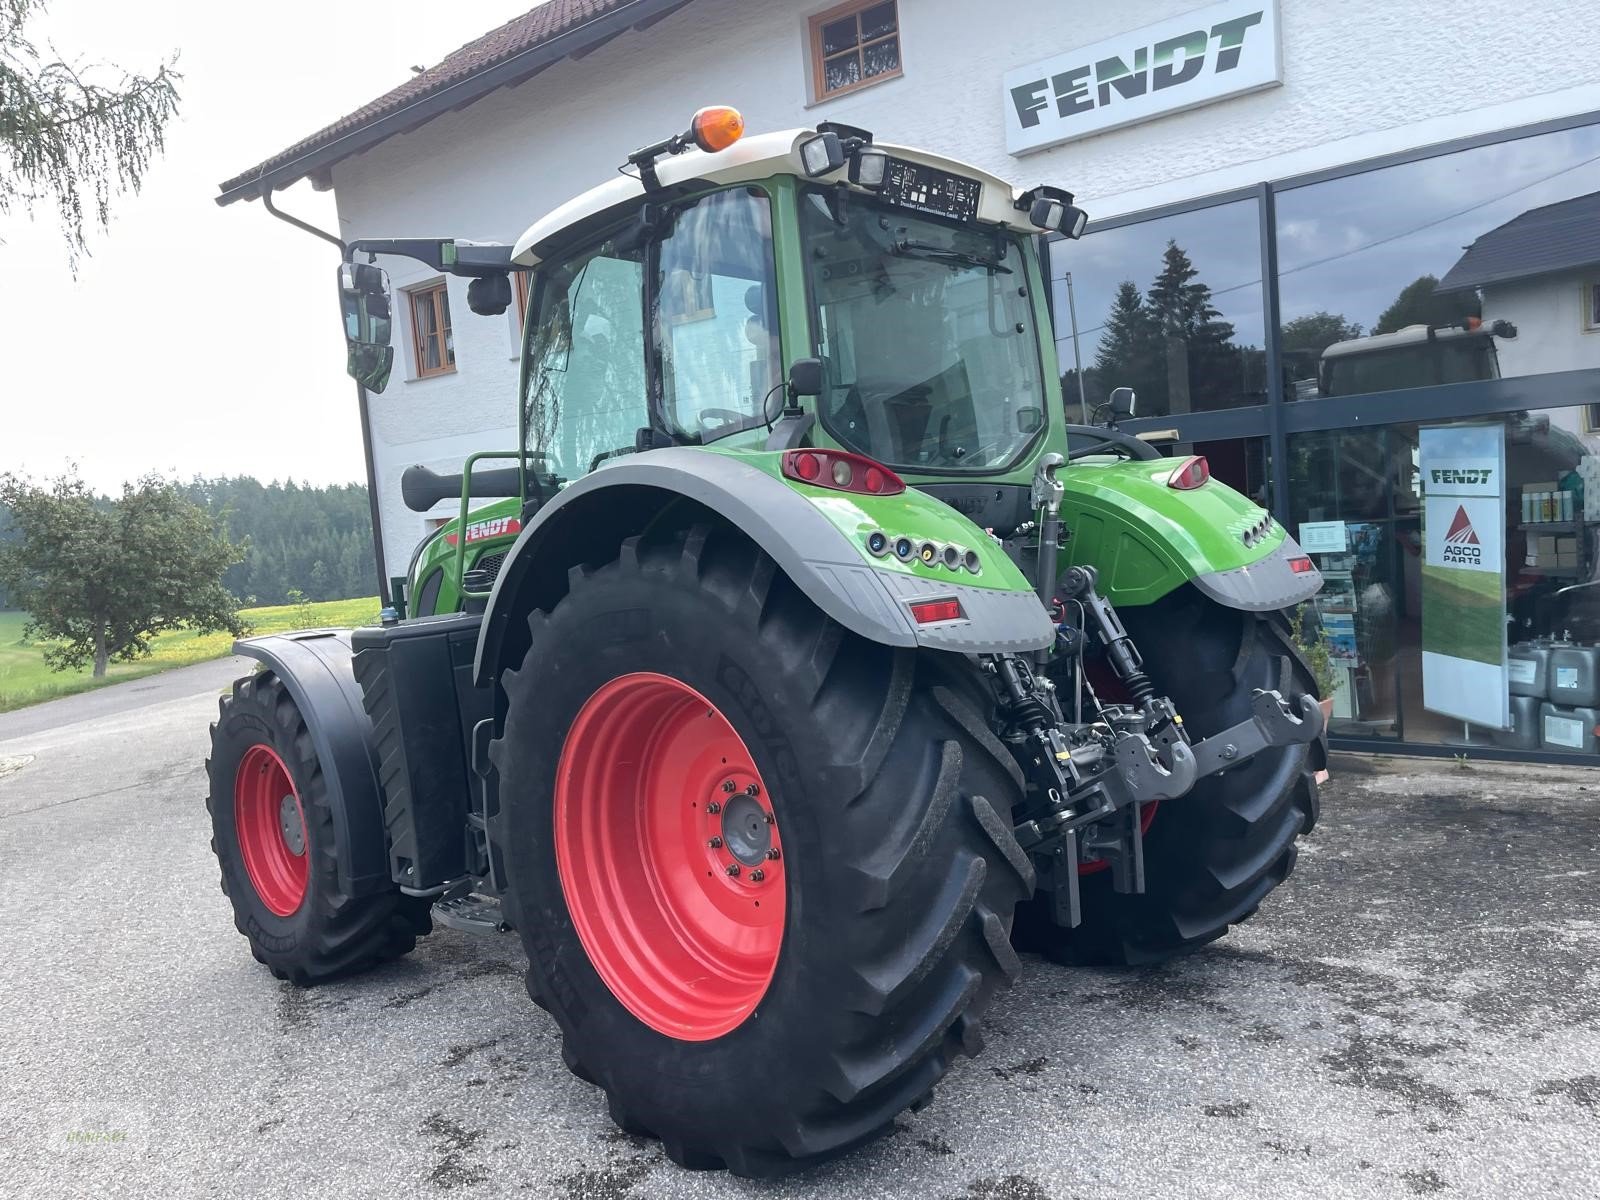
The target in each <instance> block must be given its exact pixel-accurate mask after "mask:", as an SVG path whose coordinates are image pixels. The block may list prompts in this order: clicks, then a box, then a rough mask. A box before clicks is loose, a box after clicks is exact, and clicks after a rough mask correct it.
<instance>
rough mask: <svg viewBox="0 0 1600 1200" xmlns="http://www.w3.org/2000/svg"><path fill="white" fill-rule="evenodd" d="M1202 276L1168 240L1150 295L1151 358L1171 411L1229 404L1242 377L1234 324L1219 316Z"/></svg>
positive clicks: (1219, 311)
mask: <svg viewBox="0 0 1600 1200" xmlns="http://www.w3.org/2000/svg"><path fill="white" fill-rule="evenodd" d="M1199 274H1200V272H1199V270H1198V269H1197V268H1196V267H1195V265H1194V263H1193V262H1192V261H1190V259H1189V255H1188V254H1187V253H1186V252H1185V251H1184V249H1183V247H1181V246H1179V245H1178V243H1177V242H1176V241H1173V240H1170V239H1169V240H1168V242H1167V248H1166V250H1165V251H1163V253H1162V255H1161V273H1160V274H1159V275H1157V276H1156V280H1155V282H1154V283H1152V284H1151V285H1150V291H1149V293H1148V294H1147V295H1146V297H1145V304H1146V307H1147V308H1148V309H1149V310H1150V317H1151V321H1152V328H1153V330H1154V334H1155V344H1154V345H1153V346H1152V354H1151V358H1152V359H1153V360H1154V362H1155V363H1156V369H1157V371H1158V372H1159V373H1160V378H1162V379H1163V380H1164V381H1165V385H1166V386H1165V389H1164V390H1165V392H1166V397H1167V404H1168V407H1167V409H1166V411H1168V412H1174V413H1182V412H1190V411H1192V410H1196V409H1210V408H1221V407H1225V406H1226V405H1227V404H1229V403H1230V402H1233V401H1234V399H1235V397H1234V394H1233V393H1234V392H1235V391H1236V390H1237V384H1238V383H1239V381H1240V375H1241V368H1240V364H1239V363H1238V361H1237V351H1236V349H1235V347H1234V346H1233V325H1232V324H1231V323H1229V322H1227V321H1224V320H1221V319H1220V318H1221V316H1222V312H1221V310H1219V309H1218V308H1216V306H1214V305H1213V304H1212V303H1211V288H1210V287H1209V286H1208V285H1207V284H1205V283H1203V282H1200V280H1199Z"/></svg>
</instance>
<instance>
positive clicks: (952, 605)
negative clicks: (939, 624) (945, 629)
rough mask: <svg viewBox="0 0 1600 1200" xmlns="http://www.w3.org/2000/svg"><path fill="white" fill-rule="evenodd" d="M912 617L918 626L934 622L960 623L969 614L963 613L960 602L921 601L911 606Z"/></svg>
mask: <svg viewBox="0 0 1600 1200" xmlns="http://www.w3.org/2000/svg"><path fill="white" fill-rule="evenodd" d="M911 615H912V616H913V617H915V618H916V622H917V624H918V625H928V624H931V623H932V622H934V621H959V620H961V618H962V617H964V616H966V615H967V614H966V613H964V612H962V611H961V601H959V600H921V601H918V602H917V603H916V604H913V605H912V606H911Z"/></svg>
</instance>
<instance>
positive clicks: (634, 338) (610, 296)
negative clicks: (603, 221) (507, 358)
mask: <svg viewBox="0 0 1600 1200" xmlns="http://www.w3.org/2000/svg"><path fill="white" fill-rule="evenodd" d="M643 284H644V264H643V258H642V254H641V252H640V251H639V250H637V249H628V250H623V249H619V248H618V245H617V243H616V242H615V241H607V242H604V243H602V244H601V245H599V246H597V247H595V248H593V249H591V250H588V251H584V252H581V253H578V254H575V255H573V256H572V257H570V258H568V259H566V260H564V261H561V262H558V263H553V264H549V265H547V266H542V267H541V268H540V272H539V279H538V281H537V283H536V285H535V286H536V292H535V298H536V302H535V307H534V311H533V313H532V314H531V316H530V318H529V322H528V330H527V342H528V354H527V364H528V368H527V374H526V376H525V378H524V380H523V395H522V405H523V417H524V428H525V430H526V431H527V433H526V436H527V440H528V450H529V451H530V452H532V453H534V454H542V455H543V456H544V460H543V463H542V464H541V463H539V462H538V461H535V463H534V469H536V470H539V471H540V472H541V473H548V474H553V475H556V476H558V477H560V478H562V479H576V478H578V477H579V476H580V475H584V474H586V473H588V472H589V471H592V470H593V469H594V468H595V467H596V466H598V465H599V464H600V463H601V462H603V461H605V459H607V458H609V457H612V456H614V455H616V454H617V453H619V452H626V451H631V450H632V449H633V448H634V443H635V438H636V436H637V434H638V431H639V430H640V429H641V428H644V427H645V426H648V425H649V424H650V412H649V404H648V400H647V395H646V391H645V371H644V301H643Z"/></svg>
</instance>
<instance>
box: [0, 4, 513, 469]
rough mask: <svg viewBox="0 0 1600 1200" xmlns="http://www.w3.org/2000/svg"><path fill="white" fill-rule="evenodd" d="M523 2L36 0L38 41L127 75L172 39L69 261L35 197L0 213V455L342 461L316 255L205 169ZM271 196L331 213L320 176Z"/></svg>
mask: <svg viewBox="0 0 1600 1200" xmlns="http://www.w3.org/2000/svg"><path fill="white" fill-rule="evenodd" d="M532 7H535V4H534V0H476V2H475V3H472V4H438V3H424V2H423V0H385V3H382V4H362V5H355V4H339V3H327V2H326V0H324V2H321V3H312V2H310V0H278V2H277V3H274V4H270V5H253V6H252V5H240V4H231V3H217V2H216V0H140V2H138V3H128V2H127V0H53V3H52V5H51V8H50V11H49V13H48V14H47V15H46V18H45V19H44V20H42V21H38V22H35V24H34V25H33V26H31V27H30V28H31V31H32V32H33V34H34V40H35V42H36V43H37V44H39V45H40V48H41V50H43V49H44V45H43V43H44V42H45V41H46V40H50V41H53V42H54V43H55V45H56V48H57V49H58V50H59V51H61V52H62V53H63V54H64V55H66V56H68V57H72V56H81V57H82V58H83V59H84V60H85V61H97V60H105V61H109V62H111V63H115V64H117V65H118V66H122V67H125V68H127V69H128V70H131V71H138V72H141V73H149V72H151V71H153V70H154V68H155V67H156V65H157V64H158V63H159V62H160V61H161V59H162V58H164V57H166V56H169V55H170V54H171V53H172V52H174V51H176V52H178V54H179V55H180V58H179V63H178V69H179V70H180V71H181V72H183V74H184V80H183V82H182V84H181V85H180V90H181V93H182V98H183V103H182V109H181V111H180V114H179V116H178V118H177V119H176V121H175V123H174V124H173V126H172V127H171V128H170V130H169V133H168V139H167V150H166V154H165V155H164V156H163V157H162V159H161V160H159V161H158V162H157V163H156V164H155V165H154V166H153V167H152V168H151V170H150V172H149V174H148V175H147V176H146V179H145V185H144V189H143V191H142V192H141V193H140V195H138V196H137V197H131V198H130V197H123V198H122V199H120V200H118V201H117V202H115V207H114V213H113V217H112V223H111V228H110V229H109V231H102V230H95V231H94V232H93V233H92V234H91V235H90V249H91V251H92V254H91V256H90V257H87V258H84V259H82V260H81V262H80V264H79V269H78V276H77V278H76V279H74V278H73V277H72V274H71V272H70V271H69V269H68V260H67V254H66V247H65V243H64V241H63V239H62V236H61V232H60V229H59V227H58V226H57V225H56V223H55V220H54V213H53V211H52V210H50V209H48V208H47V209H43V210H40V211H39V212H37V213H36V215H35V219H34V220H33V221H32V222H29V221H27V220H26V219H25V218H22V217H20V216H19V215H17V214H15V213H14V214H13V215H12V216H11V217H10V218H8V219H0V241H3V244H0V284H3V285H0V471H8V470H10V471H26V472H29V473H32V474H34V475H48V474H55V473H57V472H59V471H60V470H61V469H62V468H63V467H64V466H65V465H66V463H67V462H68V461H75V462H77V463H78V464H79V466H80V468H81V470H82V472H83V475H84V476H85V478H87V479H88V480H89V481H90V482H91V483H92V484H94V485H95V486H97V487H99V488H102V489H112V488H115V487H117V486H118V485H120V484H121V482H122V481H123V480H125V479H130V478H133V477H135V476H137V475H139V474H141V473H143V472H146V471H160V472H164V473H167V474H177V475H179V476H182V477H185V478H187V477H189V476H191V475H197V474H198V475H237V474H250V475H255V476H257V477H259V478H261V479H263V480H267V479H274V478H277V479H283V478H288V477H291V476H292V477H293V478H295V479H299V480H306V481H310V482H314V483H327V482H336V481H347V480H359V479H362V478H363V468H362V461H361V437H360V427H359V425H358V422H357V418H356V411H355V388H354V385H353V384H352V383H350V381H349V379H348V377H347V376H346V375H345V373H344V344H343V341H342V335H341V333H340V329H339V314H338V306H337V300H336V294H335V291H334V272H335V269H336V266H337V262H338V256H337V254H336V253H335V251H334V250H333V248H332V247H331V246H329V245H327V244H326V243H324V242H320V241H318V240H317V239H315V238H313V237H310V236H309V235H307V234H305V233H302V232H300V231H298V230H295V229H292V228H291V227H289V226H287V225H284V224H282V223H281V222H279V221H276V220H274V219H273V218H272V217H271V216H269V215H268V214H267V213H266V212H265V211H264V210H263V209H262V207H261V205H260V204H259V203H254V202H251V203H245V202H238V203H235V204H232V205H229V206H228V207H227V208H218V207H217V206H216V204H215V203H213V197H215V196H216V194H217V186H216V185H217V184H218V183H219V182H221V181H222V180H223V179H226V178H230V177H231V176H233V175H236V174H239V173H240V172H242V171H244V170H246V169H248V168H249V167H252V166H254V165H255V164H256V163H258V162H260V161H261V160H262V159H264V158H267V157H269V156H270V155H272V154H274V153H276V152H277V151H279V150H282V149H284V148H286V147H288V146H289V145H291V144H292V143H294V142H296V141H298V140H299V139H300V138H302V137H304V136H306V135H307V134H309V133H312V132H313V131H315V130H317V129H319V128H321V127H322V126H323V125H325V124H328V123H329V122H331V121H333V120H335V119H336V118H338V117H340V116H342V115H344V114H345V113H347V112H349V111H351V110H352V109H355V108H358V107H359V106H361V105H362V104H364V103H366V102H367V101H368V100H371V99H374V98H375V97H377V96H378V95H380V94H382V93H383V92H385V91H387V90H388V89H390V88H392V87H394V86H395V85H397V84H399V83H401V82H403V81H404V80H405V79H406V78H408V77H409V75H410V73H411V72H410V67H411V65H412V64H419V65H426V66H431V65H433V64H434V63H436V62H438V61H439V60H440V59H441V58H443V57H444V56H445V55H446V54H448V53H449V52H450V51H452V50H454V49H455V48H456V47H458V46H460V45H462V44H463V43H465V42H468V41H471V40H472V39H473V38H475V37H476V36H478V35H479V34H481V33H485V32H487V31H488V30H489V29H491V28H493V27H494V26H496V25H499V24H501V23H503V22H504V21H507V20H509V19H510V18H511V17H513V16H515V15H517V14H518V13H521V12H525V11H527V10H528V9H529V8H532ZM277 200H278V204H279V207H280V208H283V209H284V210H286V211H289V212H293V213H296V214H298V215H300V216H303V217H305V218H306V219H308V220H310V221H312V223H313V224H316V225H319V226H321V227H323V228H330V229H331V228H332V227H333V224H334V217H333V198H332V194H331V193H321V192H313V191H312V190H311V188H310V186H309V184H306V183H300V184H297V185H296V186H295V187H293V188H291V189H290V190H288V191H286V192H282V193H280V194H279V195H278V197H277ZM396 232H397V233H399V232H404V233H416V234H450V233H452V232H455V231H452V230H426V229H418V230H404V231H400V230H397V231H396Z"/></svg>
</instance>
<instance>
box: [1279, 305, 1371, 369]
mask: <svg viewBox="0 0 1600 1200" xmlns="http://www.w3.org/2000/svg"><path fill="white" fill-rule="evenodd" d="M1280 336H1281V338H1282V341H1283V352H1284V353H1285V354H1308V355H1310V356H1311V357H1313V358H1316V357H1318V356H1320V355H1321V354H1322V352H1323V351H1324V350H1326V349H1327V348H1328V347H1329V346H1331V345H1333V344H1334V343H1335V342H1345V341H1349V340H1350V339H1351V338H1358V337H1360V336H1361V326H1360V325H1358V324H1357V323H1356V322H1354V321H1346V320H1345V319H1344V317H1343V316H1341V315H1340V314H1338V313H1330V312H1322V311H1320V310H1319V311H1317V312H1314V313H1307V314H1306V315H1305V316H1303V317H1296V318H1295V319H1294V320H1292V321H1285V322H1284V323H1283V329H1282V331H1281V333H1280Z"/></svg>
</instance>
